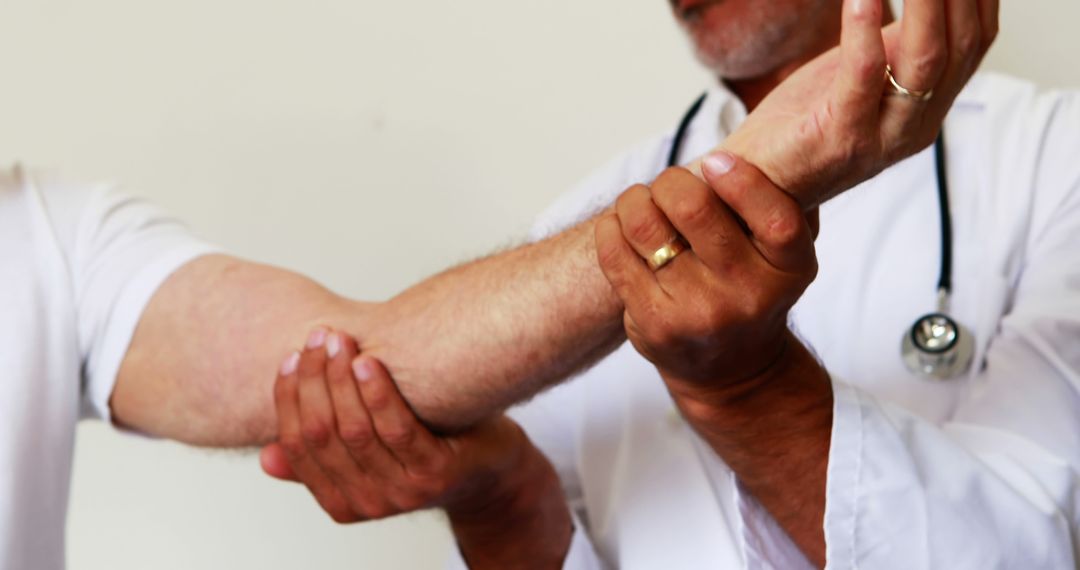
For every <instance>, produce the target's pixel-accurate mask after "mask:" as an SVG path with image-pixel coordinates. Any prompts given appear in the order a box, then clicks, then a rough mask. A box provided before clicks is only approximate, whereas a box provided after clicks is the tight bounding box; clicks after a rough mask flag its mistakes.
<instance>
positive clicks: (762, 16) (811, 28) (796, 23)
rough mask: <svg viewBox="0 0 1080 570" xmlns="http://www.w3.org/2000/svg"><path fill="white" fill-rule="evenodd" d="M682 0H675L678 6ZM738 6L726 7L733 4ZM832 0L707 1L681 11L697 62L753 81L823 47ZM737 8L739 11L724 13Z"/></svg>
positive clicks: (719, 73)
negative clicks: (821, 20)
mask: <svg viewBox="0 0 1080 570" xmlns="http://www.w3.org/2000/svg"><path fill="white" fill-rule="evenodd" d="M677 2H678V0H672V3H673V4H676V3H677ZM735 3H738V4H739V5H738V6H724V4H735ZM829 4H830V0H793V1H788V2H784V1H781V0H706V2H705V3H704V4H701V5H699V6H698V7H697V8H695V9H694V10H693V11H691V12H690V13H689V14H679V13H678V9H677V8H676V14H677V16H676V17H677V18H678V20H679V24H680V26H681V27H682V28H683V30H684V31H685V32H686V34H687V37H688V39H689V40H690V43H691V47H692V49H693V50H694V54H695V56H696V57H697V59H698V61H699V62H701V64H702V65H704V66H705V67H706V68H708V69H709V70H710V71H711V72H713V73H714V74H716V75H717V76H719V77H721V78H724V79H733V80H740V79H751V78H756V77H760V76H762V75H765V74H767V73H769V72H771V71H773V70H776V69H777V68H779V67H781V66H783V65H784V64H786V63H788V62H791V61H793V60H795V59H798V58H800V57H803V56H804V55H805V54H806V52H807V51H808V50H811V49H814V47H815V46H816V45H819V44H820V42H821V38H820V37H819V34H820V33H821V32H820V30H822V29H823V26H821V25H818V19H819V18H820V17H821V15H823V14H826V13H828V11H827V10H826V7H827V6H828V5H829ZM735 10H738V11H739V13H738V14H736V15H734V16H732V15H725V14H724V12H727V13H729V14H730V13H731V12H733V11H735Z"/></svg>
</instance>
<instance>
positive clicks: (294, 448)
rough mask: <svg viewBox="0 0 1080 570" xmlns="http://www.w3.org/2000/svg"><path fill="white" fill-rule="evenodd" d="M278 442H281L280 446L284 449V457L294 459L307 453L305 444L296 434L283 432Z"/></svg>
mask: <svg viewBox="0 0 1080 570" xmlns="http://www.w3.org/2000/svg"><path fill="white" fill-rule="evenodd" d="M279 443H281V448H282V449H284V450H285V455H286V457H287V458H288V459H290V460H293V461H295V460H296V459H297V458H299V457H303V456H304V454H305V453H307V446H306V445H305V444H304V440H303V439H302V438H301V437H300V436H299V435H298V434H292V433H290V434H283V435H282V436H281V439H280V441H279Z"/></svg>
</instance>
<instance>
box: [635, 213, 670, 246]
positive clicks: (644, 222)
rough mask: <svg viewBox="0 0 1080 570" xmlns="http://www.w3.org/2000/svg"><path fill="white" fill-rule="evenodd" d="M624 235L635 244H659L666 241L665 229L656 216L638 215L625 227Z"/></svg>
mask: <svg viewBox="0 0 1080 570" xmlns="http://www.w3.org/2000/svg"><path fill="white" fill-rule="evenodd" d="M626 234H627V237H628V238H630V239H631V240H632V241H634V242H635V243H639V244H659V243H662V242H665V241H667V239H668V236H666V235H664V234H665V228H664V225H663V224H662V223H660V220H659V218H658V217H657V216H654V215H638V216H635V218H634V219H633V220H631V221H629V222H627V225H626Z"/></svg>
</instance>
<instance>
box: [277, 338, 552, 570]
mask: <svg viewBox="0 0 1080 570" xmlns="http://www.w3.org/2000/svg"><path fill="white" fill-rule="evenodd" d="M274 398H275V403H276V407H277V413H278V421H279V443H276V444H272V445H269V446H267V447H266V448H264V449H263V452H262V455H261V462H262V465H263V469H264V470H265V471H266V472H267V473H268V474H270V475H272V476H274V477H277V478H280V479H286V480H294V481H299V482H301V483H303V484H304V485H306V486H307V487H308V489H309V490H310V491H311V492H312V494H313V495H314V496H315V498H316V500H317V501H318V503H319V504H320V505H321V506H322V508H323V509H324V510H325V511H326V512H327V513H329V514H330V516H331V517H332V518H333V519H334V520H335V521H337V522H339V523H348V522H357V521H364V520H374V519H381V518H385V517H389V516H393V515H397V514H401V513H407V512H411V511H415V510H420V509H428V508H442V509H445V511H446V512H447V514H448V515H449V518H450V522H451V525H452V527H453V530H454V534H455V537H456V538H457V540H458V544H459V546H460V549H461V552H462V554H463V556H464V557H465V558H466V560H467V562H468V563H469V565H470V567H471V568H508V567H529V568H545V567H553V568H554V567H558V566H559V565H561V561H562V559H563V557H564V556H565V554H566V551H567V549H568V548H569V541H570V536H571V532H572V523H571V519H570V514H569V510H568V508H567V506H566V502H565V499H564V498H563V494H562V489H561V486H560V484H559V479H558V476H557V475H556V474H555V471H554V469H553V468H552V466H551V464H550V463H549V462H548V461H547V459H546V458H545V457H544V456H543V454H542V453H540V451H539V450H537V449H536V447H534V446H533V445H532V443H531V442H530V441H529V439H528V437H527V436H526V435H525V433H524V432H523V431H522V430H521V428H520V427H519V426H518V425H517V424H516V423H514V422H513V421H512V420H511V419H509V418H508V417H506V416H499V417H497V418H494V419H491V420H488V421H485V422H482V423H480V424H479V425H477V426H476V427H474V428H471V429H470V430H469V431H467V432H464V433H461V434H458V435H455V436H452V437H438V436H436V435H434V434H432V433H431V432H430V431H428V430H427V428H425V427H424V426H423V425H422V424H421V423H420V422H419V420H418V419H417V417H416V416H415V414H414V413H413V412H412V410H411V409H410V408H409V407H408V405H407V404H406V402H405V400H404V399H403V398H402V396H401V394H400V393H399V392H398V390H397V387H396V386H395V384H394V382H393V380H392V379H391V378H390V377H389V375H388V374H387V372H386V370H385V369H384V368H383V366H382V364H381V363H379V362H378V361H377V360H375V359H372V358H370V357H365V356H358V354H357V347H356V343H355V342H354V341H353V340H352V339H351V338H350V337H348V336H346V335H344V334H342V333H339V332H336V331H331V330H327V329H324V328H320V329H316V330H315V331H313V332H312V333H311V336H310V338H309V340H308V342H307V346H306V347H305V348H304V350H303V351H302V352H297V353H294V354H292V355H290V356H289V357H288V358H287V359H286V360H285V362H284V363H283V364H282V367H281V370H280V372H279V375H278V378H277V383H276V384H275V387H274ZM522 561H527V563H523V562H522Z"/></svg>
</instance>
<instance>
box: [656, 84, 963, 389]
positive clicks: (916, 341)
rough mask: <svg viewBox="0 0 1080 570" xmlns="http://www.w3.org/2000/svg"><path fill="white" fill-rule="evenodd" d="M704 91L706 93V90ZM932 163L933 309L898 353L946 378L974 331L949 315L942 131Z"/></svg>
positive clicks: (959, 366) (689, 118)
mask: <svg viewBox="0 0 1080 570" xmlns="http://www.w3.org/2000/svg"><path fill="white" fill-rule="evenodd" d="M706 95H707V94H706ZM706 95H702V96H701V97H699V98H698V100H697V101H695V102H694V104H693V105H691V106H690V108H689V109H688V110H687V111H686V115H685V116H683V118H682V121H680V122H679V128H678V129H677V130H676V131H675V138H674V139H673V140H672V144H671V153H670V154H669V155H668V161H667V166H668V167H669V168H670V167H673V166H677V165H678V164H679V154H680V152H681V151H682V147H683V143H685V142H686V136H687V134H688V132H689V130H690V123H692V122H693V120H694V117H696V116H697V114H698V112H700V111H701V107H702V106H703V105H704V103H705V98H706ZM934 166H935V169H936V172H937V192H938V211H939V212H940V214H941V271H940V273H939V276H938V285H937V298H938V307H937V311H936V312H933V313H929V314H926V315H923V316H922V317H919V319H918V320H916V321H915V324H914V325H912V326H911V328H910V329H908V330H907V331H905V333H904V336H903V339H902V341H901V343H900V357H901V359H902V360H903V362H904V365H905V366H906V367H907V369H908V370H910V371H911V372H912V373H914V374H917V375H919V376H923V377H926V378H933V379H937V380H948V379H950V378H955V377H957V376H960V375H961V374H963V373H964V372H965V371H966V370H967V369H968V368H969V367H970V366H971V361H972V360H973V359H974V356H975V337H974V335H973V334H972V333H971V332H970V331H969V330H967V329H966V328H965V327H963V326H962V325H961V324H960V323H958V322H956V321H955V320H954V319H953V318H952V317H950V316H949V301H950V300H951V297H952V246H953V239H952V216H951V214H950V209H949V186H948V177H947V176H946V170H945V134H944V132H942V133H941V134H939V135H938V138H937V141H935V142H934Z"/></svg>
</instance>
